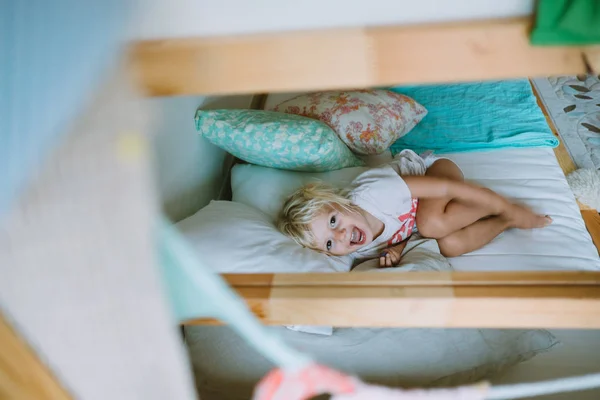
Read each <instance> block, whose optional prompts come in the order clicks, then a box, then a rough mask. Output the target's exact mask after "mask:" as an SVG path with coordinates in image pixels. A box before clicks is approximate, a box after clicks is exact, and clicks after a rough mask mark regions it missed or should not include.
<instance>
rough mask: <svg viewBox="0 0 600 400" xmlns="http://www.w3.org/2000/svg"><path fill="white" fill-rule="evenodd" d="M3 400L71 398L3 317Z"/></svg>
mask: <svg viewBox="0 0 600 400" xmlns="http://www.w3.org/2000/svg"><path fill="white" fill-rule="evenodd" d="M0 398H2V399H6V400H9V399H14V400H17V399H19V400H21V399H32V400H33V399H36V400H45V399H48V400H68V399H71V396H70V395H69V394H68V393H67V392H66V391H65V390H64V389H63V387H62V386H61V385H60V383H58V381H57V380H56V379H55V378H54V376H52V374H51V373H50V371H49V370H48V368H47V367H46V366H45V365H43V364H42V363H41V362H40V360H39V359H38V358H37V356H36V355H35V354H34V352H33V351H32V350H31V349H30V348H29V346H28V345H27V343H25V341H24V340H23V339H22V338H21V337H20V336H19V335H18V334H17V333H16V332H15V331H14V330H13V329H12V327H11V326H9V324H8V323H7V322H6V321H5V320H4V318H3V317H2V314H0Z"/></svg>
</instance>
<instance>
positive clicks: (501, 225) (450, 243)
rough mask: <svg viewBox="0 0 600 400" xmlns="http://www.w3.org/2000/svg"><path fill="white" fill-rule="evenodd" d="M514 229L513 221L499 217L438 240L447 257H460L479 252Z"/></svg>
mask: <svg viewBox="0 0 600 400" xmlns="http://www.w3.org/2000/svg"><path fill="white" fill-rule="evenodd" d="M511 227H512V223H511V221H509V220H508V219H506V218H504V217H502V216H499V217H491V218H487V219H484V220H481V221H477V222H475V223H473V224H471V225H469V226H467V227H465V228H462V229H460V230H458V231H456V232H454V233H451V234H450V235H448V236H446V237H444V238H441V239H438V240H437V242H438V245H439V246H440V251H441V253H442V255H444V256H445V257H458V256H460V255H463V254H465V253H470V252H471V251H474V250H477V249H480V248H482V247H483V246H485V245H486V244H488V243H489V242H491V241H492V240H493V239H494V238H495V237H496V236H498V235H499V234H501V233H502V232H504V231H505V230H507V229H509V228H511Z"/></svg>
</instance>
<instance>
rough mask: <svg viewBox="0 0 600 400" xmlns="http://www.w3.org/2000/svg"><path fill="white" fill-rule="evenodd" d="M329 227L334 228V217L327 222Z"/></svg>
mask: <svg viewBox="0 0 600 400" xmlns="http://www.w3.org/2000/svg"><path fill="white" fill-rule="evenodd" d="M329 225H331V226H332V227H334V226H335V215H334V216H332V217H331V219H330V220H329Z"/></svg>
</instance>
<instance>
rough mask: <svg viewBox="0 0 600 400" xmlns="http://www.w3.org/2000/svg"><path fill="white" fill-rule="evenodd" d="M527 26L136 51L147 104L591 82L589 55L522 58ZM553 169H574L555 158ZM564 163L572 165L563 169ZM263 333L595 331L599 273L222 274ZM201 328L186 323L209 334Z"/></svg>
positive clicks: (593, 61) (574, 52)
mask: <svg viewBox="0 0 600 400" xmlns="http://www.w3.org/2000/svg"><path fill="white" fill-rule="evenodd" d="M530 26H531V20H530V19H528V18H523V19H507V20H495V21H484V22H472V23H453V24H438V25H419V26H405V27H383V28H365V29H341V30H325V31H308V32H295V33H285V34H277V35H275V34H272V35H250V36H239V37H225V38H223V37H219V38H201V39H200V38H199V39H194V38H192V39H172V40H158V41H147V42H141V43H138V44H136V45H135V46H134V47H133V49H132V52H131V59H132V68H133V70H134V71H135V73H136V77H137V79H139V83H140V85H141V87H142V88H144V89H145V91H146V94H147V95H149V96H165V95H171V96H172V95H190V94H231V93H236V94H240V93H268V92H269V93H270V92H280V91H307V90H312V89H334V88H335V89H339V88H353V87H367V86H371V87H372V86H380V85H388V84H406V83H426V82H448V81H463V80H464V81H468V80H484V79H499V78H515V77H524V76H529V77H534V76H548V75H558V74H563V75H565V74H579V73H586V72H589V71H590V70H591V69H592V68H595V70H596V71H598V65H599V60H598V54H599V52H598V49H597V48H578V47H568V48H566V47H532V46H530V45H529V38H528V33H529V30H530ZM557 157H558V160H559V162H561V166H563V169H565V168H566V169H573V168H574V164H573V162H572V161H571V160H570V158H569V157H568V154H566V151H565V150H564V147H563V148H559V149H558V150H557ZM569 162H570V164H569ZM224 277H225V279H226V280H227V281H228V283H229V284H230V285H231V286H232V287H233V288H234V289H235V290H237V292H238V293H239V294H240V295H241V296H242V297H243V298H244V299H245V300H246V302H247V304H248V305H249V306H250V308H251V309H252V311H253V312H254V314H255V315H256V316H258V317H259V318H260V319H261V320H262V321H263V322H264V323H267V324H313V325H319V324H321V325H335V326H398V327H400V326H404V327H489V328H491V327H495V328H523V327H546V328H600V272H560V273H557V272H498V273H489V272H480V273H466V272H454V273H433V272H432V273H424V272H423V273H411V274H393V273H386V274H378V273H371V274H352V273H350V274H326V275H325V274H259V275H244V274H237V275H225V276H224ZM214 322H215V321H209V320H193V321H188V323H190V324H199V323H202V324H204V323H214Z"/></svg>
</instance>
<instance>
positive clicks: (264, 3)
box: [132, 0, 534, 39]
mask: <svg viewBox="0 0 600 400" xmlns="http://www.w3.org/2000/svg"><path fill="white" fill-rule="evenodd" d="M138 1H140V2H141V3H140V11H139V12H138V13H137V20H136V21H135V23H134V25H133V28H134V29H133V32H132V35H133V37H135V38H139V39H161V38H165V37H185V36H212V35H227V34H236V33H254V32H273V31H289V30H302V29H317V28H333V27H358V26H375V25H399V24H411V23H419V22H442V21H458V20H470V19H489V18H505V17H516V16H524V15H529V14H531V13H532V12H533V8H534V0H502V1H499V0H419V1H414V0H368V1H365V0H302V1H287V0H218V1H206V0H204V1H199V0H170V1H166V0H138Z"/></svg>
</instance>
